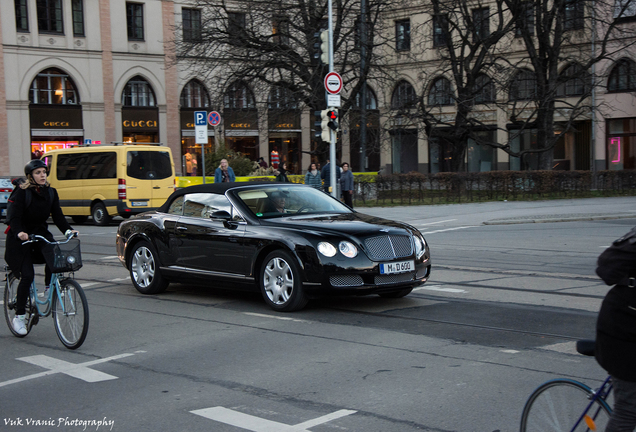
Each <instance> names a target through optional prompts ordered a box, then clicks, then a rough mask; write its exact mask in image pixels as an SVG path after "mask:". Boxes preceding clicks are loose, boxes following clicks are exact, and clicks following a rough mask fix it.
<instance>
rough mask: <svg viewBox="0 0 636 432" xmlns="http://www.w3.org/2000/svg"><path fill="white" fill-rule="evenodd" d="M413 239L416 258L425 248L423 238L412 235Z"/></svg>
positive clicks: (418, 257) (420, 255) (419, 256)
mask: <svg viewBox="0 0 636 432" xmlns="http://www.w3.org/2000/svg"><path fill="white" fill-rule="evenodd" d="M413 241H414V242H415V256H416V258H417V259H420V258H421V257H422V255H423V254H424V250H425V249H426V243H425V240H424V239H423V238H422V237H420V236H419V235H414V236H413Z"/></svg>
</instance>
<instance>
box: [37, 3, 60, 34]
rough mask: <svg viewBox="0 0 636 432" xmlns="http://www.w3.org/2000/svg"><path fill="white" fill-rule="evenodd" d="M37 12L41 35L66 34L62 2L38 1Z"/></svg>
mask: <svg viewBox="0 0 636 432" xmlns="http://www.w3.org/2000/svg"><path fill="white" fill-rule="evenodd" d="M37 12H38V30H39V32H40V33H57V34H64V22H63V20H62V0H37Z"/></svg>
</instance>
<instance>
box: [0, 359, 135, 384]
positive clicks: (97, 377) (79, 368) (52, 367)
mask: <svg viewBox="0 0 636 432" xmlns="http://www.w3.org/2000/svg"><path fill="white" fill-rule="evenodd" d="M132 355H134V354H128V353H126V354H119V355H116V356H112V357H106V358H103V359H99V360H92V361H89V362H86V363H80V364H73V363H69V362H65V361H63V360H57V359H54V358H53V357H49V356H45V355H35V356H30V357H21V358H18V359H16V360H20V361H23V362H27V363H31V364H34V365H36V366H41V367H43V368H46V369H49V370H48V371H46V372H40V373H37V374H33V375H27V376H25V377H22V378H16V379H13V380H9V381H5V382H0V387H5V386H8V385H11V384H17V383H21V382H24V381H28V380H32V379H35V378H40V377H44V376H47V375H53V374H56V373H63V374H65V375H68V376H72V377H74V378H78V379H81V380H83V381H86V382H99V381H106V380H113V379H117V377H116V376H113V375H109V374H106V373H103V372H99V371H96V370H93V369H90V368H89V366H93V365H96V364H100V363H106V362H108V361H111V360H118V359H121V358H124V357H130V356H132Z"/></svg>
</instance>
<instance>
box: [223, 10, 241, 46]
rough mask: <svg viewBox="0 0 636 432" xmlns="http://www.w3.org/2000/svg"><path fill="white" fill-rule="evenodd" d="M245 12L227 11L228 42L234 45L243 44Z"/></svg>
mask: <svg viewBox="0 0 636 432" xmlns="http://www.w3.org/2000/svg"><path fill="white" fill-rule="evenodd" d="M245 23H246V19H245V14H244V13H243V12H228V14H227V33H228V39H229V41H230V44H232V45H235V46H242V45H245V36H246V33H245V28H246V27H245V26H246V24H245Z"/></svg>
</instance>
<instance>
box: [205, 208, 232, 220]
mask: <svg viewBox="0 0 636 432" xmlns="http://www.w3.org/2000/svg"><path fill="white" fill-rule="evenodd" d="M210 219H216V220H222V221H231V220H232V215H230V214H229V213H228V212H226V211H225V210H217V211H215V212H213V213H212V214H211V215H210Z"/></svg>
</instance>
